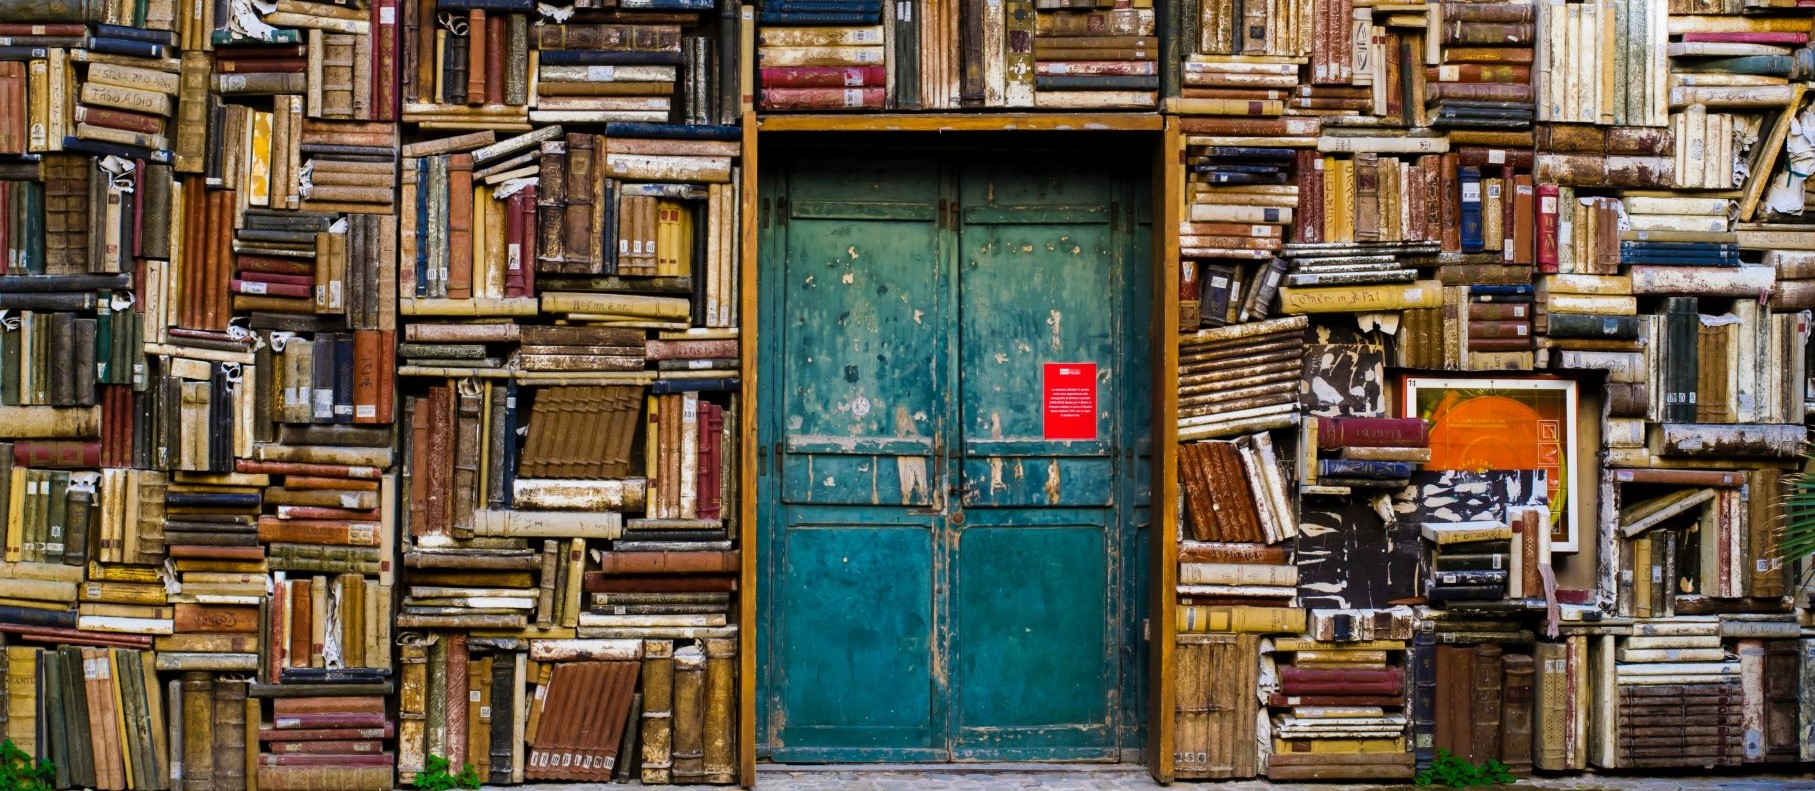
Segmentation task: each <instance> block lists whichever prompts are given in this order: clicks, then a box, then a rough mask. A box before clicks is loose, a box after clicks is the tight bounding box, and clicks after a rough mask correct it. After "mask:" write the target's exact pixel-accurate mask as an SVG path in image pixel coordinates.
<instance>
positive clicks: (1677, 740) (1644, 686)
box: [1602, 615, 1745, 768]
mask: <svg viewBox="0 0 1815 791" xmlns="http://www.w3.org/2000/svg"><path fill="white" fill-rule="evenodd" d="M1617 646H1618V648H1617V649H1616V650H1617V653H1616V654H1615V656H1614V657H1613V658H1612V661H1611V665H1612V681H1613V690H1612V694H1613V695H1615V696H1616V697H1615V698H1614V700H1612V701H1610V702H1611V703H1613V705H1614V708H1613V710H1612V711H1611V712H1610V713H1611V714H1612V717H1611V718H1610V721H1608V722H1607V723H1606V727H1608V728H1609V729H1610V730H1611V731H1612V732H1613V733H1614V734H1615V736H1614V738H1613V750H1612V752H1613V759H1614V765H1616V766H1620V767H1630V768H1662V767H1711V766H1736V765H1738V764H1740V763H1741V762H1742V760H1743V758H1744V739H1745V737H1744V722H1743V708H1744V707H1743V705H1742V703H1743V691H1742V689H1741V684H1740V662H1739V661H1738V660H1737V659H1734V658H1731V657H1729V656H1728V654H1727V652H1726V651H1725V650H1724V649H1723V647H1722V643H1721V624H1720V621H1719V619H1717V618H1714V617H1691V616H1680V615H1679V616H1677V617H1675V618H1671V619H1668V620H1639V621H1635V622H1634V624H1633V627H1632V636H1630V637H1625V638H1619V639H1618V642H1617ZM1602 661H1603V662H1606V661H1608V660H1605V659H1603V660H1602Z"/></svg>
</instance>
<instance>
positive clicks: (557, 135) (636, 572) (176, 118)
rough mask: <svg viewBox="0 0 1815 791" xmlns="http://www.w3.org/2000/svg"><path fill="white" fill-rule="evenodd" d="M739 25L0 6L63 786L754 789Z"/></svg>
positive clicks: (24, 482) (8, 375)
mask: <svg viewBox="0 0 1815 791" xmlns="http://www.w3.org/2000/svg"><path fill="white" fill-rule="evenodd" d="M738 11H739V9H738V8H737V7H736V6H735V5H731V4H715V3H712V2H704V3H701V2H687V1H684V0H657V1H656V2H643V3H624V4H618V3H609V4H599V3H592V4H588V3H586V2H584V1H582V2H580V3H578V4H575V7H566V8H562V9H560V10H559V12H558V13H555V12H553V11H549V12H548V13H540V12H538V10H537V9H536V7H535V6H534V5H533V4H531V3H528V2H520V1H518V0H507V1H505V2H497V1H496V0H472V1H471V2H467V1H465V0H446V1H445V2H436V1H435V0H427V1H426V2H415V1H414V0H407V1H406V2H401V3H399V2H392V1H391V0H372V1H371V2H361V1H357V0H346V1H344V2H339V1H337V2H313V1H311V0H284V2H283V3H281V4H275V5H274V4H266V3H260V4H253V3H247V2H243V1H242V0H222V1H221V2H216V3H196V4H193V5H191V4H186V3H185V4H178V3H175V2H170V1H169V0H151V1H150V2H140V3H136V4H135V3H130V2H118V1H117V0H75V1H74V2H62V0H53V1H52V2H45V3H37V2H33V3H14V4H9V5H8V6H7V7H6V8H5V9H0V36H3V37H4V41H3V42H0V181H3V183H4V188H3V189H0V207H4V212H5V216H6V220H5V223H4V225H3V226H0V238H3V239H4V244H5V246H6V256H5V258H4V261H3V262H0V327H3V328H4V329H3V331H0V383H3V385H4V387H3V391H4V392H3V393H0V413H3V419H0V437H4V440H5V442H4V443H3V444H0V503H3V504H4V506H5V509H6V510H5V511H4V513H5V514H6V533H5V537H6V540H5V564H6V565H5V572H4V574H0V577H3V578H4V579H3V580H0V641H3V644H4V646H5V650H4V659H5V661H4V670H5V674H6V679H7V681H6V692H7V705H6V706H5V712H4V718H5V719H4V734H5V736H6V738H8V739H10V740H12V742H13V744H14V745H16V746H17V747H19V748H20V749H22V750H24V751H25V752H26V753H28V754H31V755H34V756H39V757H42V758H45V759H48V760H50V761H51V762H52V763H53V765H54V767H55V769H54V777H52V778H51V783H52V785H54V786H55V787H58V788H73V787H95V788H105V789H128V788H130V789H154V790H155V789H170V788H176V789H182V788H189V789H202V788H207V789H217V788H218V789H235V788H239V789H244V788H249V787H256V788H263V789H267V791H282V790H283V789H308V788H336V789H388V788H392V787H394V786H395V785H396V784H398V783H404V784H409V783H412V782H417V781H419V780H420V779H421V775H422V774H423V773H424V772H433V773H439V772H441V771H446V772H448V773H449V774H454V775H458V774H460V773H461V771H462V770H463V769H465V768H467V767H471V769H472V771H473V772H475V773H476V777H477V778H478V779H479V780H481V781H483V782H485V783H488V784H511V783H521V782H526V781H551V780H553V781H562V780H575V781H577V780H587V781H609V780H620V781H621V780H630V779H636V780H641V781H642V782H645V783H670V782H673V783H700V782H706V783H732V782H736V781H738V780H739V779H740V774H739V772H740V761H739V756H740V749H741V748H740V743H741V742H742V741H744V740H743V739H742V738H741V737H740V736H739V733H738V728H739V719H740V718H739V716H738V714H737V710H738V703H737V701H738V698H739V697H740V696H741V693H740V692H739V690H738V685H739V680H738V679H739V677H740V675H741V672H740V671H739V669H738V662H739V656H740V655H741V654H742V651H741V649H740V648H739V635H738V631H739V627H740V622H739V621H740V619H739V617H738V615H737V612H738V598H737V597H738V596H739V590H740V588H741V587H742V586H741V585H740V584H739V574H740V572H741V569H742V565H741V563H740V562H739V557H740V555H739V543H740V542H739V541H738V540H737V538H738V530H739V529H740V520H739V518H738V517H739V510H740V503H741V499H740V498H739V495H738V492H739V491H740V487H739V484H738V480H739V476H740V465H739V463H738V458H739V447H740V443H739V437H740V436H741V430H742V429H741V415H742V413H743V411H744V409H745V407H744V405H743V404H742V403H741V402H740V396H739V393H738V388H739V381H740V376H741V371H740V367H739V366H740V356H739V341H740V339H739V335H738V331H737V327H738V316H739V310H740V304H741V302H740V300H741V297H740V294H741V289H740V287H739V283H740V278H741V274H740V266H739V264H740V259H741V248H740V244H739V238H740V237H739V231H738V228H739V212H740V195H741V188H740V178H741V175H740V171H739V167H740V163H741V161H742V160H743V150H744V135H743V132H742V130H741V127H742V126H743V118H742V115H743V112H744V108H743V107H742V105H741V104H740V102H739V97H738V94H737V76H736V75H737V73H738V72H737V69H736V64H737V63H738V56H737V53H738V51H739V42H738V40H737V34H738V25H737V17H738ZM444 762H445V763H444Z"/></svg>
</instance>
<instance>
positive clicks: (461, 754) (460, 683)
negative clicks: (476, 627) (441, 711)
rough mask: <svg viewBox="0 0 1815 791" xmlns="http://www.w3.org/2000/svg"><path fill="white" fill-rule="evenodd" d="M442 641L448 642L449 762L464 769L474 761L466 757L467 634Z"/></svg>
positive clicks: (446, 637)
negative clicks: (469, 761)
mask: <svg viewBox="0 0 1815 791" xmlns="http://www.w3.org/2000/svg"><path fill="white" fill-rule="evenodd" d="M441 639H442V640H444V641H446V642H447V753H448V754H447V759H448V762H449V763H450V764H452V765H454V766H461V765H464V764H465V763H466V762H467V761H468V760H470V758H469V757H468V756H467V754H466V743H467V735H466V729H467V727H468V726H469V724H470V723H469V722H468V721H467V716H466V699H467V674H468V673H469V672H470V670H471V668H470V664H469V658H468V656H467V650H466V634H465V633H463V632H453V633H450V634H446V635H443V636H442V638H441Z"/></svg>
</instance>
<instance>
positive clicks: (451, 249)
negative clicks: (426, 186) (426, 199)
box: [447, 153, 473, 299]
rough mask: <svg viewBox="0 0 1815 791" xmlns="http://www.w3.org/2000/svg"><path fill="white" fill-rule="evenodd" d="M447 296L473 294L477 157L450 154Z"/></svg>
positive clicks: (463, 297)
mask: <svg viewBox="0 0 1815 791" xmlns="http://www.w3.org/2000/svg"><path fill="white" fill-rule="evenodd" d="M447 202H448V203H447V250H448V265H447V266H448V271H447V297H448V298H449V299H470V298H471V297H472V295H473V157H472V155H471V154H464V153H461V154H451V155H449V156H448V158H447Z"/></svg>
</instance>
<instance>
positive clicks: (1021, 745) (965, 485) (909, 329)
mask: <svg viewBox="0 0 1815 791" xmlns="http://www.w3.org/2000/svg"><path fill="white" fill-rule="evenodd" d="M1042 161H1050V160H1040V159H1032V158H1022V157H1015V156H1009V155H994V156H989V157H976V158H969V159H965V160H962V161H956V160H951V159H947V160H936V159H931V158H927V159H912V158H907V159H889V158H886V157H877V156H873V155H866V156H863V157H860V158H856V159H846V158H833V157H823V156H821V157H800V158H795V159H794V160H793V161H792V162H789V163H788V164H787V165H786V166H785V167H784V168H782V169H778V170H777V171H776V172H774V173H771V174H765V178H764V183H763V189H764V195H765V196H768V197H767V198H766V206H767V209H766V210H765V213H766V216H767V218H768V219H767V223H766V224H765V225H764V226H763V239H762V260H761V261H760V263H759V266H760V268H759V270H758V271H759V277H760V278H761V281H760V282H761V284H762V286H761V288H762V295H763V299H762V301H763V304H762V310H763V316H764V322H763V326H764V327H767V328H770V329H768V330H767V331H766V332H765V333H764V337H763V345H762V357H761V360H760V364H761V365H762V381H764V382H770V383H774V385H772V389H769V390H768V391H766V393H765V398H766V400H765V401H764V404H765V412H764V414H763V415H761V416H760V418H759V435H760V439H761V446H760V447H761V452H760V453H759V459H760V460H761V464H760V465H759V471H758V472H759V488H760V490H761V491H760V493H759V497H760V498H761V499H760V500H759V519H761V520H762V522H763V539H764V540H763V541H762V543H761V544H760V545H759V564H760V565H759V569H760V573H761V574H762V575H764V582H763V584H762V585H761V586H759V591H760V594H759V608H760V610H761V617H762V622H761V625H760V627H759V628H760V633H759V641H760V650H761V651H762V656H761V657H760V659H759V660H758V661H759V672H760V679H759V686H760V694H761V701H760V704H759V712H760V723H759V739H760V741H761V748H760V749H761V750H762V752H763V753H764V754H766V755H768V756H769V757H771V758H774V759H776V760H784V761H877V760H909V761H926V760H1076V759H1089V760H1105V759H1108V760H1113V759H1116V758H1119V757H1120V756H1121V755H1123V754H1124V750H1127V749H1131V748H1135V747H1138V744H1139V732H1140V724H1139V714H1138V713H1137V712H1138V708H1139V707H1138V701H1139V700H1140V697H1139V694H1138V693H1139V691H1140V688H1141V687H1142V686H1144V685H1143V684H1142V682H1141V681H1140V678H1139V676H1140V670H1139V669H1140V668H1141V667H1143V665H1142V664H1140V663H1141V661H1142V660H1141V658H1140V656H1139V655H1140V654H1141V653H1143V651H1142V650H1141V647H1140V645H1139V639H1140V625H1139V621H1138V618H1139V615H1140V607H1141V600H1142V598H1143V597H1141V596H1139V595H1135V592H1136V591H1138V590H1139V588H1140V587H1141V580H1142V576H1141V572H1142V569H1143V567H1144V566H1143V564H1142V563H1141V562H1140V561H1139V560H1138V557H1139V556H1138V555H1136V554H1134V553H1135V550H1136V547H1137V546H1139V545H1140V544H1141V543H1143V542H1142V540H1141V538H1140V537H1139V536H1137V535H1136V534H1137V525H1139V524H1140V523H1141V521H1142V520H1144V518H1145V517H1144V512H1145V508H1144V505H1145V499H1146V487H1145V484H1144V483H1143V482H1142V481H1140V480H1139V479H1138V478H1137V475H1138V473H1137V471H1138V470H1140V468H1141V467H1143V466H1144V460H1143V459H1141V458H1140V457H1142V456H1144V455H1145V454H1146V445H1145V432H1146V426H1147V421H1146V409H1145V404H1146V398H1145V397H1144V395H1143V393H1144V392H1145V382H1146V371H1147V365H1146V356H1147V348H1146V346H1145V341H1146V332H1145V324H1146V321H1145V319H1144V318H1142V316H1144V313H1145V311H1139V312H1138V314H1137V315H1130V313H1131V312H1130V311H1129V310H1128V309H1127V306H1128V305H1129V304H1131V302H1130V300H1131V299H1132V297H1131V294H1133V293H1145V291H1144V290H1143V291H1136V290H1135V289H1136V288H1140V289H1145V288H1146V286H1145V284H1144V281H1143V282H1133V281H1136V280H1139V279H1140V278H1136V277H1131V273H1139V274H1140V275H1141V277H1142V278H1144V277H1145V275H1146V271H1147V267H1146V265H1145V263H1144V261H1145V259H1144V257H1141V256H1144V252H1143V251H1144V249H1145V244H1144V243H1137V242H1136V241H1135V240H1136V239H1137V238H1138V236H1139V234H1141V233H1145V231H1144V230H1142V229H1140V228H1138V227H1137V224H1136V223H1135V222H1134V218H1135V216H1136V212H1134V211H1132V210H1130V208H1129V207H1131V206H1133V205H1135V204H1136V203H1137V202H1140V199H1139V198H1138V197H1136V196H1139V195H1142V194H1144V192H1145V190H1143V189H1138V188H1136V187H1134V186H1133V185H1130V184H1126V183H1123V182H1119V181H1116V180H1113V179H1112V178H1111V177H1110V176H1109V175H1107V174H1106V173H1102V172H1093V171H1089V170H1084V171H1072V170H1070V169H1062V168H1055V167H1052V166H1050V165H1041V164H1039V163H1040V162H1042ZM1140 214H1141V216H1140V220H1141V221H1142V222H1147V217H1146V216H1145V212H1144V210H1143V211H1142V212H1141V213H1140ZM1134 261H1140V262H1143V263H1141V264H1140V265H1138V266H1137V265H1134V264H1132V263H1131V262H1134ZM1143 304H1144V303H1143ZM1047 362H1094V363H1096V364H1097V371H1098V379H1097V386H1098V396H1097V398H1098V406H1099V411H1098V414H1097V426H1098V437H1099V438H1098V439H1097V440H1095V441H1075V442H1049V441H1046V440H1044V439H1043V438H1042V428H1041V418H1042V412H1041V375H1042V370H1043V364H1044V363H1047Z"/></svg>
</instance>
